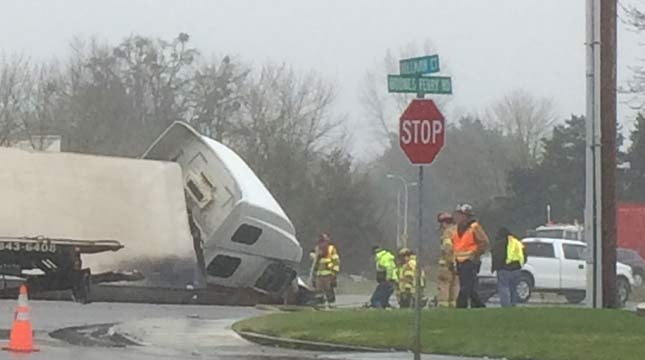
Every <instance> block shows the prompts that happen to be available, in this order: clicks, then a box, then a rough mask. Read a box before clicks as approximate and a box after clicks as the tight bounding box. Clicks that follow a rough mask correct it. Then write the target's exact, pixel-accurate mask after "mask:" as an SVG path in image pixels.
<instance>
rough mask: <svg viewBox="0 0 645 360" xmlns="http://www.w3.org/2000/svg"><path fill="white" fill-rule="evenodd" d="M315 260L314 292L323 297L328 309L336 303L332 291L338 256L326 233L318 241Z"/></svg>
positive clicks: (338, 263)
mask: <svg viewBox="0 0 645 360" xmlns="http://www.w3.org/2000/svg"><path fill="white" fill-rule="evenodd" d="M316 259H317V260H316V261H317V263H316V290H317V291H318V292H319V293H321V294H322V295H323V297H324V302H325V306H327V307H328V306H330V305H332V304H334V303H335V302H336V292H335V291H334V289H335V288H336V281H337V279H336V277H337V275H338V272H339V271H340V255H339V254H338V249H336V246H334V245H333V244H332V243H331V239H330V237H329V235H328V234H326V233H323V234H321V235H320V238H319V239H318V245H317V246H316Z"/></svg>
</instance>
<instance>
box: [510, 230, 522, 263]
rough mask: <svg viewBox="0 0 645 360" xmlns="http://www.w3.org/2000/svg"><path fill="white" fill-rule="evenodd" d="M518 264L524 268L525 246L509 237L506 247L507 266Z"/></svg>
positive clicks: (514, 238)
mask: <svg viewBox="0 0 645 360" xmlns="http://www.w3.org/2000/svg"><path fill="white" fill-rule="evenodd" d="M514 262H518V263H520V266H524V244H522V242H521V241H519V240H517V238H516V237H514V236H509V237H508V245H507V246H506V264H510V263H514Z"/></svg>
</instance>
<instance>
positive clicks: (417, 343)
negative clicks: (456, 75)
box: [414, 93, 424, 360]
mask: <svg viewBox="0 0 645 360" xmlns="http://www.w3.org/2000/svg"><path fill="white" fill-rule="evenodd" d="M423 98H424V95H423V93H418V94H417V99H423ZM417 186H418V187H419V204H418V206H419V209H418V212H419V213H418V216H419V219H418V220H417V224H418V228H417V268H416V271H415V276H414V277H415V281H414V282H415V284H414V286H415V288H416V290H417V291H416V294H415V295H416V296H415V301H414V360H421V300H422V298H423V296H422V295H423V294H422V291H421V268H422V266H423V261H422V260H423V252H422V250H423V165H420V166H419V181H418V182H417Z"/></svg>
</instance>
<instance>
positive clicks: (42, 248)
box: [0, 241, 56, 253]
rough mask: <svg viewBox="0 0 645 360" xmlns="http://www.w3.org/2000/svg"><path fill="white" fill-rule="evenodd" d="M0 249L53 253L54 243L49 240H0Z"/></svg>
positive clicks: (54, 250) (54, 249)
mask: <svg viewBox="0 0 645 360" xmlns="http://www.w3.org/2000/svg"><path fill="white" fill-rule="evenodd" d="M0 251H29V252H42V253H55V252H56V245H55V244H52V243H50V242H37V243H31V242H28V243H21V242H16V241H12V242H2V241H0Z"/></svg>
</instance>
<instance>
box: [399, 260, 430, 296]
mask: <svg viewBox="0 0 645 360" xmlns="http://www.w3.org/2000/svg"><path fill="white" fill-rule="evenodd" d="M416 279H417V256H416V255H411V256H410V259H409V260H408V261H407V262H406V263H405V264H404V265H403V266H402V267H401V268H400V272H399V289H400V290H401V291H402V292H405V291H408V292H411V293H413V294H414V293H415V292H416V289H417V282H416ZM424 287H425V272H424V271H423V269H422V270H421V288H424Z"/></svg>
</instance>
